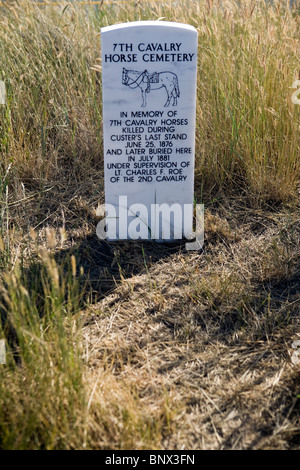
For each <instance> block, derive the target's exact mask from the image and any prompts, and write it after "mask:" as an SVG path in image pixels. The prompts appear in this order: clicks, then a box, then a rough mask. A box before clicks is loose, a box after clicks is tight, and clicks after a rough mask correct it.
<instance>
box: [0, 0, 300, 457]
mask: <svg viewBox="0 0 300 470" xmlns="http://www.w3.org/2000/svg"><path fill="white" fill-rule="evenodd" d="M221 3H222V6H221ZM0 8H2V10H1V18H0V38H1V39H0V41H1V48H0V63H1V68H2V69H1V71H0V80H5V82H6V86H7V98H8V101H7V105H6V106H5V107H3V106H0V153H1V162H0V176H1V185H0V215H1V235H2V237H1V238H0V262H1V268H2V272H1V298H0V300H1V302H0V303H1V320H2V322H1V323H2V330H1V337H2V336H4V337H5V338H6V344H7V349H8V355H7V365H6V366H2V365H1V366H0V447H1V448H3V449H84V448H86V449H90V448H91V449H297V448H299V436H300V420H299V393H300V388H299V387H300V383H299V365H298V366H297V365H295V364H293V363H292V361H291V353H292V349H291V345H292V343H293V341H294V340H295V339H297V337H298V336H297V335H298V333H299V307H300V297H299V292H300V281H299V279H300V267H299V266H300V264H299V262H300V251H299V246H300V245H299V241H300V217H299V208H300V205H299V193H298V192H297V182H299V143H300V140H299V139H300V133H299V117H300V116H299V109H300V108H299V106H298V107H297V106H295V105H293V104H292V103H291V94H292V93H291V92H292V91H293V90H291V89H290V88H289V87H290V86H291V85H292V83H293V81H294V80H296V79H297V78H298V73H299V15H298V14H297V11H299V5H298V6H297V8H298V10H296V9H294V10H290V9H288V8H287V7H286V2H277V3H276V5H275V6H274V7H270V6H269V7H267V6H265V5H264V4H262V3H257V2H256V3H255V2H251V1H245V2H242V4H241V5H240V6H238V5H237V3H235V2H233V1H226V2H224V1H223V2H218V1H208V2H206V1H205V2H204V1H202V0H201V1H199V2H188V1H187V2H180V3H178V2H167V3H166V2H163V3H162V4H160V3H157V2H155V3H151V2H140V3H138V4H136V3H132V2H128V3H127V4H126V5H125V4H120V5H104V6H103V7H101V8H100V7H99V8H98V10H94V9H89V8H80V7H78V8H77V7H75V6H72V5H68V6H67V4H66V6H65V7H55V8H50V7H47V8H45V9H41V10H39V9H37V8H36V7H34V6H32V5H31V6H30V4H29V3H28V2H22V1H21V2H20V5H19V6H18V5H15V6H14V7H13V8H11V7H10V8H8V7H3V6H2V7H0ZM2 13H3V14H2ZM162 17H163V18H165V19H166V20H171V21H180V22H186V23H190V24H193V25H194V26H196V27H197V29H198V32H199V74H198V79H199V81H198V102H197V131H196V140H197V150H196V172H195V188H196V191H195V200H196V201H197V202H200V201H201V202H204V203H205V206H206V213H205V248H204V250H203V251H202V252H197V253H192V252H188V251H186V250H185V249H184V244H182V243H179V244H174V245H173V244H171V245H156V244H152V243H147V244H142V243H129V242H128V243H119V244H107V243H104V242H100V241H99V240H98V239H97V237H96V235H95V226H96V223H97V221H96V217H95V209H96V207H97V205H98V204H99V203H101V202H103V197H104V194H103V168H102V167H103V155H102V129H101V125H102V111H101V64H100V62H99V60H98V58H99V55H100V36H99V34H98V33H99V29H100V27H101V26H105V25H107V24H112V23H116V22H123V21H132V20H140V19H158V18H162Z"/></svg>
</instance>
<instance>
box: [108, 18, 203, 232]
mask: <svg viewBox="0 0 300 470" xmlns="http://www.w3.org/2000/svg"><path fill="white" fill-rule="evenodd" d="M197 39H198V35H197V31H196V29H195V28H194V27H193V26H190V25H186V24H181V23H172V22H163V21H138V22H132V23H123V24H118V25H114V26H108V27H105V28H102V29H101V48H102V94H103V132H104V173H105V204H106V205H108V204H110V205H112V206H113V207H114V208H115V211H116V213H115V216H116V220H115V221H114V222H116V225H115V232H114V230H112V228H111V227H110V228H109V230H108V237H107V238H108V239H110V240H113V239H116V240H122V239H130V238H140V239H144V240H145V239H158V240H175V239H181V238H185V237H186V236H188V235H189V234H191V232H192V226H193V223H192V220H193V211H192V208H193V193H194V153H195V119H196V87H197V80H196V78H197ZM155 204H156V206H154V205H155ZM162 204H167V206H164V207H163V206H161V205H162ZM174 204H175V205H176V206H174ZM141 205H143V206H141ZM157 205H160V206H157ZM172 206H173V209H172ZM166 207H169V211H168V210H163V209H166ZM160 209H161V212H162V213H163V217H165V215H166V214H167V218H166V219H165V220H164V221H161V220H160V217H161V216H160V214H159V211H160ZM173 210H174V217H173V215H172V216H171V217H170V213H172V211H173ZM168 214H169V217H168ZM180 214H182V216H181V215H180ZM111 217H112V216H111V214H109V212H108V217H107V219H106V221H107V223H108V227H109V225H110V224H112V225H113V221H112V220H111ZM113 218H114V214H113ZM137 232H138V237H137V235H136V234H137ZM114 233H115V235H114Z"/></svg>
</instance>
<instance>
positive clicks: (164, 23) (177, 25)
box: [101, 20, 197, 33]
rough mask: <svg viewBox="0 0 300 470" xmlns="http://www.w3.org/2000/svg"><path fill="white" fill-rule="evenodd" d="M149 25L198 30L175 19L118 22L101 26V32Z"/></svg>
mask: <svg viewBox="0 0 300 470" xmlns="http://www.w3.org/2000/svg"><path fill="white" fill-rule="evenodd" d="M137 26H142V27H148V26H152V27H153V26H158V27H168V28H169V27H170V28H177V29H185V30H190V31H197V30H196V28H194V26H192V25H190V24H185V23H176V22H175V21H158V20H155V21H129V22H128V23H118V24H114V25H111V26H104V27H103V28H101V33H106V32H109V31H113V30H115V29H121V28H122V29H123V28H130V27H131V28H132V27H137Z"/></svg>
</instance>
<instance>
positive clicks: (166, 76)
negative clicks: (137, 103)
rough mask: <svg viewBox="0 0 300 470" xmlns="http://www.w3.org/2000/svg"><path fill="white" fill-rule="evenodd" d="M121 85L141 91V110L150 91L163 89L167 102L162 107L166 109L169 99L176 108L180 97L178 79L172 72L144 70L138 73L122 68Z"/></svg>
mask: <svg viewBox="0 0 300 470" xmlns="http://www.w3.org/2000/svg"><path fill="white" fill-rule="evenodd" d="M122 84H123V85H126V86H128V87H129V88H138V87H139V88H140V89H141V92H142V107H143V108H144V107H145V106H146V105H147V103H146V96H147V95H146V93H150V91H152V90H159V89H160V88H163V87H164V88H165V90H166V92H167V101H166V103H165V105H164V106H165V107H168V106H169V105H170V102H171V99H173V102H172V106H177V99H178V98H179V96H180V91H179V85H178V77H177V75H176V74H175V73H173V72H159V73H158V72H154V73H149V72H148V71H147V70H144V72H138V71H136V70H127V69H125V68H123V72H122Z"/></svg>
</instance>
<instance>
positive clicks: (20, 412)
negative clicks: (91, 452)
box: [0, 249, 170, 450]
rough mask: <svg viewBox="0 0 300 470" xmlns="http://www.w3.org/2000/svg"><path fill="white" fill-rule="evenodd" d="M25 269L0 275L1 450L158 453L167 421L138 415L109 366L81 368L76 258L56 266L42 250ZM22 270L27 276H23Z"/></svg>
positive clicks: (164, 412)
mask: <svg viewBox="0 0 300 470" xmlns="http://www.w3.org/2000/svg"><path fill="white" fill-rule="evenodd" d="M38 259H39V262H37V264H36V265H33V266H31V267H30V268H26V269H25V268H24V267H22V266H20V265H18V266H16V267H15V269H14V272H13V273H9V272H6V273H4V275H3V280H4V283H3V287H2V289H1V293H0V309H1V325H2V326H1V327H0V338H5V343H6V364H2V365H0V448H1V449H19V450H20V449H40V450H41V449H47V450H51V449H56V450H58V449H110V448H115V449H118V448H123V449H126V448H153V447H154V446H159V445H160V444H159V443H160V440H161V435H162V432H163V429H164V428H165V427H166V426H169V424H168V423H167V416H169V415H170V412H169V411H168V409H167V407H166V403H165V401H164V400H163V401H162V403H161V404H158V406H157V408H158V416H157V417H155V414H154V415H153V413H152V411H151V409H150V410H147V412H145V406H143V407H142V406H141V404H140V400H139V397H138V395H137V394H136V392H135V390H134V387H133V386H131V385H130V384H126V383H125V384H124V383H120V382H119V381H118V380H117V378H115V377H114V374H113V373H112V368H113V367H114V363H113V362H112V363H110V362H109V361H107V360H105V358H104V359H103V361H102V362H99V363H98V365H97V369H96V370H95V371H94V370H93V369H91V368H89V367H88V363H87V359H88V358H87V353H86V350H85V341H84V338H83V335H82V326H83V325H82V320H81V316H80V307H81V308H82V305H81V303H82V302H81V301H82V299H81V295H80V290H79V284H78V280H77V278H76V276H77V275H78V267H77V266H76V260H75V257H74V256H72V257H71V258H70V260H69V262H68V263H67V262H65V263H64V265H63V266H60V267H59V266H58V264H57V262H56V261H55V259H54V257H53V256H52V255H50V254H49V252H48V250H45V249H43V250H40V253H39V257H38ZM28 269H29V270H28Z"/></svg>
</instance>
